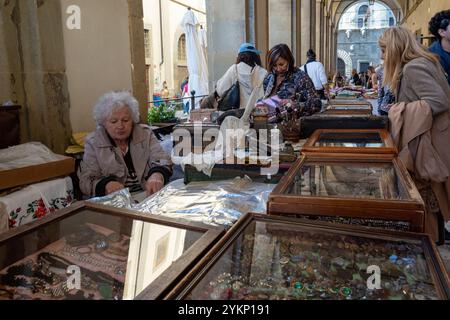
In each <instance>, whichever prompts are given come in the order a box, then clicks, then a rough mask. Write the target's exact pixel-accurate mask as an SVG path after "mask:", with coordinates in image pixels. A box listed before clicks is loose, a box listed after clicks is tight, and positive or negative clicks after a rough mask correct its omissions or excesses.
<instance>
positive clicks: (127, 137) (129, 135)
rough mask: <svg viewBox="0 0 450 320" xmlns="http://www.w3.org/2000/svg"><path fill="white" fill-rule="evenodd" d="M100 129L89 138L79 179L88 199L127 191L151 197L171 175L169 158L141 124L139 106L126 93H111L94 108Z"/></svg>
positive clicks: (149, 130) (103, 97)
mask: <svg viewBox="0 0 450 320" xmlns="http://www.w3.org/2000/svg"><path fill="white" fill-rule="evenodd" d="M93 114H94V120H95V121H96V123H97V130H96V131H95V132H94V133H92V134H91V135H89V136H88V137H87V138H86V144H85V150H84V157H83V161H82V162H81V164H80V171H79V172H78V176H79V178H80V189H81V191H82V193H83V194H84V196H85V197H93V196H97V197H98V196H104V195H108V194H110V193H113V192H115V191H119V190H121V189H124V188H129V189H130V191H131V192H134V191H141V190H145V191H147V194H149V195H151V194H153V193H155V192H157V191H159V190H161V189H162V188H163V187H164V184H165V183H167V182H168V181H169V178H170V176H171V175H172V162H171V159H170V156H169V155H168V154H167V153H166V152H164V150H163V148H162V147H161V145H160V144H159V141H158V140H157V139H156V137H155V135H154V134H153V132H152V130H151V129H150V128H149V127H148V126H146V125H140V124H139V105H138V102H137V100H136V99H135V98H134V97H133V96H132V95H131V94H130V93H129V92H127V91H122V92H109V93H107V94H105V95H103V96H102V97H101V98H100V99H99V101H98V102H97V104H96V105H95V107H94V112H93Z"/></svg>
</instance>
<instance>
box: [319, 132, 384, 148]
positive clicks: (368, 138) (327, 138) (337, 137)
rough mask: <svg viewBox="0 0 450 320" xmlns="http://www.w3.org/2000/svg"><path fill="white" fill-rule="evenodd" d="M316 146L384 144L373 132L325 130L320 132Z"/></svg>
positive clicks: (379, 146) (368, 145)
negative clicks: (335, 131) (325, 131)
mask: <svg viewBox="0 0 450 320" xmlns="http://www.w3.org/2000/svg"><path fill="white" fill-rule="evenodd" d="M314 146H316V147H345V148H383V147H385V146H386V145H385V144H384V142H383V140H382V139H381V137H380V134H379V133H374V132H361V133H359V132H339V133H334V132H327V133H321V134H320V136H319V139H318V140H317V142H316V143H315V144H314Z"/></svg>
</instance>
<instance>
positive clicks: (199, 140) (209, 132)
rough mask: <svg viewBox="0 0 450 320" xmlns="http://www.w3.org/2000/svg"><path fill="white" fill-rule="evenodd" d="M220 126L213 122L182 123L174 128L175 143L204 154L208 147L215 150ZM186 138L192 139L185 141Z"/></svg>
mask: <svg viewBox="0 0 450 320" xmlns="http://www.w3.org/2000/svg"><path fill="white" fill-rule="evenodd" d="M219 129H220V126H219V125H216V124H211V123H182V124H178V125H176V126H175V127H174V129H173V144H174V147H176V146H177V145H180V146H181V145H184V144H185V145H186V146H190V147H191V150H190V151H191V152H192V153H196V154H202V153H203V152H204V151H205V149H206V148H207V147H208V148H209V149H210V150H214V146H215V143H216V139H217V137H218V134H219ZM184 139H190V141H185V140H184ZM181 151H183V150H181ZM175 156H187V154H183V153H181V154H176V155H175Z"/></svg>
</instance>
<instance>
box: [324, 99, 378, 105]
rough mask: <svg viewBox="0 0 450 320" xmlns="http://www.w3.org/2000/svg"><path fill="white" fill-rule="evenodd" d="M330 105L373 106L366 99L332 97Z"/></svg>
mask: <svg viewBox="0 0 450 320" xmlns="http://www.w3.org/2000/svg"><path fill="white" fill-rule="evenodd" d="M329 103H330V105H333V106H338V105H356V106H372V104H371V103H370V102H369V101H367V100H364V99H331V100H330V101H329Z"/></svg>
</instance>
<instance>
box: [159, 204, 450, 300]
mask: <svg viewBox="0 0 450 320" xmlns="http://www.w3.org/2000/svg"><path fill="white" fill-rule="evenodd" d="M253 221H261V222H273V223H277V224H280V225H283V227H285V228H284V229H283V230H285V231H286V230H288V231H292V230H294V231H295V230H299V229H307V230H308V231H322V232H327V231H330V232H331V233H335V234H336V233H337V234H340V235H348V236H356V237H365V238H372V239H377V240H378V239H384V240H386V241H389V240H396V241H420V242H421V244H422V247H423V249H424V255H425V259H426V262H427V265H428V267H429V269H430V273H431V278H432V280H433V283H434V286H435V288H436V291H437V293H438V295H439V298H440V299H443V300H448V299H450V277H449V275H448V273H447V271H446V269H445V265H444V263H443V261H442V258H441V256H440V254H439V252H438V250H437V248H436V246H435V245H434V243H433V241H432V239H431V237H430V236H429V235H426V234H419V233H412V232H400V233H398V232H392V231H387V230H370V229H366V228H361V227H355V226H339V227H336V226H333V225H330V224H328V223H324V222H310V221H306V220H298V219H294V218H289V217H279V216H277V217H275V216H267V215H262V214H256V213H248V214H247V215H245V216H243V217H241V219H239V221H238V222H236V224H235V225H234V226H233V227H232V228H231V229H230V230H229V231H228V232H227V234H226V235H225V236H224V237H223V238H222V239H221V240H219V241H218V242H217V243H216V244H215V245H214V247H213V248H212V249H211V250H210V252H208V254H207V255H206V256H205V257H204V258H203V259H202V260H201V261H200V262H199V263H198V264H196V265H195V266H194V267H193V268H192V270H191V271H190V272H189V273H188V274H187V275H186V276H185V277H184V278H183V279H182V280H181V281H180V282H179V283H178V285H176V286H175V287H174V288H173V290H171V291H170V292H169V293H168V294H167V295H166V296H165V297H164V299H165V300H172V299H177V300H183V299H185V298H186V297H187V296H188V295H189V293H190V292H191V291H192V290H193V289H194V288H195V287H196V286H197V285H198V284H199V282H200V281H201V280H202V279H203V278H204V277H205V276H207V275H208V273H209V272H210V270H211V269H212V268H213V267H214V266H215V265H216V263H217V262H218V261H219V260H220V258H221V257H222V256H223V255H224V254H225V252H226V251H227V250H228V248H230V246H232V245H233V244H234V243H236V240H237V239H238V238H239V237H240V236H241V235H242V233H243V232H244V231H245V230H246V228H247V227H248V226H249V225H250V223H252V222H253ZM272 231H273V230H272ZM268 232H271V229H269V228H268Z"/></svg>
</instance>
